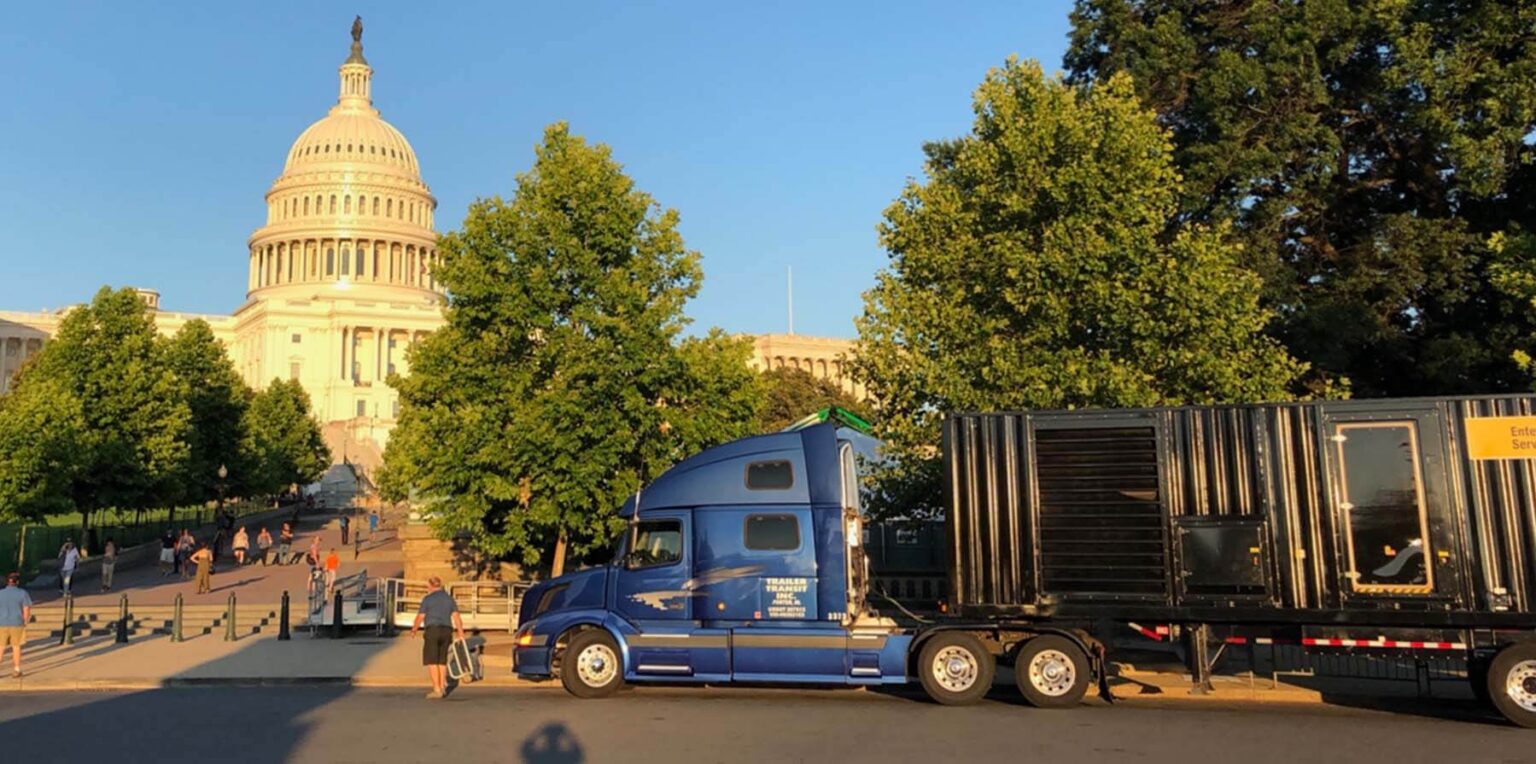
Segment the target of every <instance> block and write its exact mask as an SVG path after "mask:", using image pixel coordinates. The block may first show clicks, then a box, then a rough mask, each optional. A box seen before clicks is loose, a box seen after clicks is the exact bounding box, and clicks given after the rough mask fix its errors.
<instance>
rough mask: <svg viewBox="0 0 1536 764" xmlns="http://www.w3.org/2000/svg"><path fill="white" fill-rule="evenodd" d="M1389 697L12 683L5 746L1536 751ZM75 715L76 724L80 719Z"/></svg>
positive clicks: (1286, 753)
mask: <svg viewBox="0 0 1536 764" xmlns="http://www.w3.org/2000/svg"><path fill="white" fill-rule="evenodd" d="M1430 711H1431V710H1430V709H1427V708H1415V709H1409V710H1408V712H1406V713H1404V712H1399V713H1387V712H1383V711H1379V710H1360V709H1350V708H1340V707H1331V706H1330V707H1324V706H1306V707H1276V706H1262V707H1260V706H1257V705H1247V706H1243V707H1240V708H1232V707H1229V708H1221V707H1216V706H1212V705H1206V704H1199V705H1193V704H1190V703H1188V702H1184V703H1177V704H1175V705H1167V706H1147V705H1145V704H1143V703H1140V702H1138V705H1137V706H1136V707H1129V706H1126V705H1121V706H1119V707H1115V708H1108V707H1103V706H1084V707H1082V708H1079V709H1076V710H1073V711H1066V712H1047V711H1038V710H1032V709H1028V708H1023V707H1019V706H1018V705H1016V704H1015V703H1014V702H1012V701H1010V700H1009V699H1007V698H1002V699H998V700H991V701H988V702H986V703H983V704H981V705H978V706H973V707H969V708H946V707H941V706H935V705H932V704H930V703H927V702H925V701H922V700H920V699H918V698H916V697H913V696H910V695H906V696H903V695H895V696H893V695H887V694H879V693H874V692H860V691H847V690H838V691H831V690H828V691H815V690H812V691H797V690H759V689H724V690H693V689H642V690H635V691H631V692H626V693H624V694H622V695H621V696H619V697H617V698H614V699H610V700H603V701H578V700H575V699H573V698H570V697H568V696H566V695H565V694H564V693H563V692H561V691H559V690H543V689H504V688H476V687H470V688H464V689H461V690H460V691H458V692H456V693H454V695H453V696H451V697H450V698H449V699H448V700H446V701H427V700H425V699H423V698H422V697H421V696H420V695H419V694H418V693H415V692H406V691H386V690H377V691H366V690H348V689H344V688H330V687H268V688H254V687H252V688H185V689H174V690H171V689H168V690H157V691H151V692H142V693H129V694H92V693H73V694H23V695H11V696H0V751H3V752H4V756H3V758H4V759H5V760H6V761H17V762H31V761H56V760H64V759H69V760H88V759H102V760H109V761H125V762H138V761H144V762H174V761H197V762H201V763H202V764H206V762H209V761H221V762H222V761H229V762H236V761H239V762H289V761H296V762H326V764H342V763H344V762H370V763H372V764H382V763H384V762H417V761H421V762H443V763H445V764H448V763H452V764H461V763H466V762H478V761H497V762H502V761H506V762H515V761H522V762H534V763H536V764H546V763H548V764H553V763H556V762H558V763H560V764H572V763H573V762H668V764H677V763H678V762H694V761H709V762H717V761H718V762H755V761H775V762H779V761H806V762H820V761H835V762H860V761H878V762H882V763H884V762H900V761H924V762H930V763H932V764H938V763H939V762H951V761H955V762H965V761H1008V762H1051V763H1052V764H1054V763H1056V762H1117V761H1135V762H1180V763H1181V764H1187V763H1188V762H1194V763H1195V764H1214V763H1215V762H1241V763H1242V764H1260V763H1261V762H1270V761H1276V762H1287V764H1294V763H1295V762H1298V761H1317V762H1321V761H1349V762H1351V764H1363V763H1365V762H1394V763H1397V764H1402V763H1404V762H1419V761H1426V762H1457V764H1461V762H1474V761H1478V762H1481V761H1488V762H1531V761H1533V760H1536V731H1526V730H1520V729H1515V728H1511V727H1506V726H1503V725H1502V724H1498V723H1495V722H1493V721H1491V720H1490V719H1486V718H1483V717H1480V716H1479V715H1478V714H1476V713H1475V712H1472V711H1471V709H1470V708H1467V707H1461V708H1460V709H1459V710H1454V711H1453V712H1452V713H1451V714H1450V716H1451V717H1454V718H1445V716H1444V715H1443V714H1442V713H1440V712H1435V715H1434V716H1426V715H1424V714H1425V713H1428V712H1430ZM71 731H75V732H78V733H80V734H71Z"/></svg>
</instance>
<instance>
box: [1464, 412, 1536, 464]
mask: <svg viewBox="0 0 1536 764" xmlns="http://www.w3.org/2000/svg"><path fill="white" fill-rule="evenodd" d="M1467 455H1468V456H1470V457H1472V458H1473V459H1536V416H1490V417H1473V418H1469V419H1468V420H1467Z"/></svg>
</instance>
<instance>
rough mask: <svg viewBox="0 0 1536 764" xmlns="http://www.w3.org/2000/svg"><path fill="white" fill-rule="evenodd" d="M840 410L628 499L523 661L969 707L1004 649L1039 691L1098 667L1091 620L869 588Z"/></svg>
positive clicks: (524, 616)
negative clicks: (914, 615) (981, 616)
mask: <svg viewBox="0 0 1536 764" xmlns="http://www.w3.org/2000/svg"><path fill="white" fill-rule="evenodd" d="M854 437H855V436H853V434H852V433H851V432H850V431H848V430H846V429H842V430H840V428H839V427H838V424H837V422H835V421H829V422H826V423H823V424H817V425H814V426H810V427H806V428H803V429H800V430H798V431H791V432H781V433H773V434H769V435H760V436H756V437H750V438H745V439H742V440H739V441H735V442H732V443H727V444H725V445H722V446H718V447H715V448H712V449H709V450H707V451H704V452H702V453H699V454H696V455H694V456H692V457H689V458H687V459H685V460H683V461H682V462H679V463H678V464H677V465H675V466H673V467H672V468H671V469H670V470H668V471H667V472H666V473H665V474H663V475H662V476H661V477H660V478H658V479H657V480H656V481H655V482H653V483H652V484H651V485H649V486H646V487H645V489H644V490H643V491H641V492H640V493H639V494H637V496H636V497H635V498H633V499H631V500H630V501H629V502H627V503H626V504H625V505H624V507H623V509H622V510H621V516H622V517H624V518H625V519H626V520H628V521H629V526H628V532H627V533H625V534H624V535H623V537H622V540H621V541H620V542H619V544H618V547H617V549H616V552H615V555H614V559H613V562H612V563H610V564H608V565H605V566H602V567H596V568H589V569H586V570H582V571H578V572H576V573H571V574H568V575H564V576H561V577H559V578H555V579H552V580H549V581H545V582H541V583H539V584H537V585H535V586H534V587H532V588H530V589H529V590H528V592H527V593H526V594H525V595H524V598H523V601H522V606H521V607H522V610H521V616H520V618H521V622H520V624H519V627H518V630H517V632H516V634H515V638H514V643H515V645H516V647H515V648H514V650H515V658H514V665H515V671H516V672H517V673H518V674H519V675H521V676H524V677H528V678H534V679H541V678H542V679H549V678H558V679H559V680H560V681H561V682H562V683H563V684H564V685H565V688H566V689H567V690H569V691H570V692H571V693H572V694H574V695H576V696H579V697H584V698H591V697H602V696H605V695H609V694H611V693H613V692H614V691H616V690H617V689H619V688H620V687H621V686H622V685H624V684H625V683H644V682H667V683H678V682H694V683H706V682H707V683H726V682H773V683H814V684H844V685H877V684H900V683H906V682H909V681H911V680H912V679H914V678H916V679H918V680H920V681H921V683H922V685H923V687H924V689H925V690H926V691H927V692H928V694H929V695H930V696H931V697H932V698H934V699H935V700H937V701H939V702H941V703H947V704H963V703H968V702H972V701H975V700H978V699H980V698H981V697H982V696H983V695H985V694H986V692H987V691H988V690H989V689H990V688H991V686H992V680H993V674H994V671H995V666H996V658H995V656H997V655H1004V654H1006V655H1008V656H1010V657H1011V658H1013V659H1014V660H1015V662H1017V663H1018V664H1019V665H1021V666H1023V667H1025V668H1024V669H1023V671H1022V673H1021V675H1020V681H1021V689H1022V690H1023V691H1024V693H1025V695H1026V697H1028V698H1029V699H1030V700H1031V701H1032V702H1034V703H1036V704H1037V705H1042V706H1055V705H1072V704H1076V703H1077V702H1078V701H1079V700H1080V699H1081V698H1082V696H1083V694H1084V692H1085V690H1086V689H1087V688H1088V687H1089V686H1090V685H1091V684H1092V682H1093V680H1094V678H1095V677H1097V676H1098V675H1099V674H1101V673H1102V672H1101V671H1100V670H1099V657H1100V656H1102V654H1103V651H1102V648H1100V647H1099V645H1098V643H1097V642H1096V641H1095V640H1094V639H1093V638H1092V637H1091V636H1089V635H1088V633H1087V632H1086V631H1081V630H1073V629H1069V628H1060V627H1054V626H1050V625H1043V626H1030V625H1027V624H1021V623H1011V622H1006V621H979V622H974V623H973V622H958V621H956V622H946V623H944V624H935V625H932V626H929V627H925V628H912V627H903V626H901V625H898V624H897V623H896V622H895V621H894V620H892V619H891V618H888V617H885V616H883V615H881V614H879V613H878V612H877V610H876V608H874V607H872V606H871V603H869V602H868V601H867V600H866V596H867V594H868V586H867V585H868V574H867V565H866V563H865V559H864V555H863V552H862V547H861V540H862V537H863V533H862V525H863V522H864V520H863V517H862V516H861V512H860V508H859V479H858V472H857V469H858V463H857V459H856V457H855V444H854V442H853V438H854Z"/></svg>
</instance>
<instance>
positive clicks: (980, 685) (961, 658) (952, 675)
mask: <svg viewBox="0 0 1536 764" xmlns="http://www.w3.org/2000/svg"><path fill="white" fill-rule="evenodd" d="M996 673H997V661H996V660H994V659H993V658H992V654H991V653H989V652H987V649H986V648H985V647H982V645H981V641H980V640H978V639H976V638H975V637H973V636H971V635H969V634H966V633H965V632H962V631H945V632H940V633H938V634H936V635H934V636H933V637H932V638H931V639H929V640H928V641H927V642H924V643H923V650H922V652H921V653H919V654H918V659H917V678H918V680H919V681H921V682H922V684H923V690H924V691H925V692H927V693H928V697H930V698H933V700H934V702H936V703H942V704H944V705H946V706H964V705H968V704H971V703H975V702H976V701H978V700H981V699H982V697H984V696H985V695H986V694H987V691H988V690H990V689H992V677H993V675H995V674H996Z"/></svg>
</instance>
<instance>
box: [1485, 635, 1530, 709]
mask: <svg viewBox="0 0 1536 764" xmlns="http://www.w3.org/2000/svg"><path fill="white" fill-rule="evenodd" d="M1488 694H1489V695H1490V696H1491V697H1492V698H1493V706H1494V708H1497V709H1499V713H1501V714H1503V715H1504V718H1506V719H1508V720H1510V721H1512V722H1514V723H1515V724H1518V725H1520V726H1522V727H1536V643H1532V642H1520V643H1516V644H1513V645H1510V646H1509V647H1506V648H1504V649H1503V650H1500V651H1499V654H1498V655H1495V656H1493V662H1492V663H1490V664H1488Z"/></svg>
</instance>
